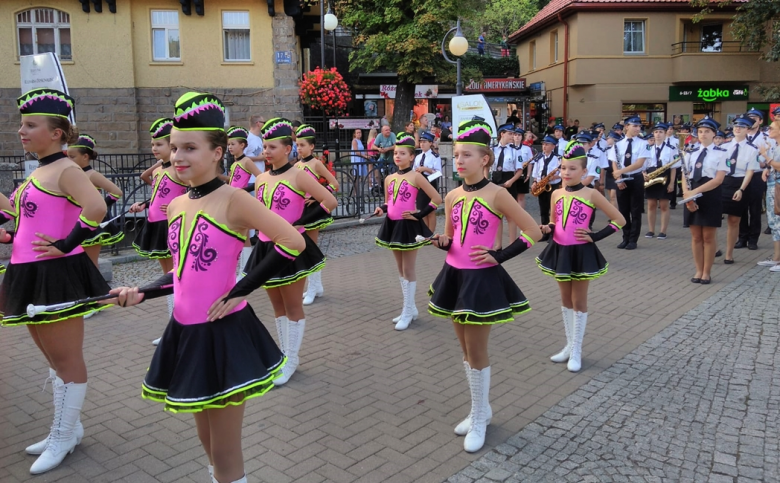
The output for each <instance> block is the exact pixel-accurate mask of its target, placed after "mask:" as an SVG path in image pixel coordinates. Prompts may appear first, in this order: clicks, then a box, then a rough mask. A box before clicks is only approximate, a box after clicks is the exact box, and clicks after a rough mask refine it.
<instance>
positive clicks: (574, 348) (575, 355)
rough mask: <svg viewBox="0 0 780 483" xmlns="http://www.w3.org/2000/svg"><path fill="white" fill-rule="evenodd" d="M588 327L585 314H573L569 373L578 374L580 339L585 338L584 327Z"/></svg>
mask: <svg viewBox="0 0 780 483" xmlns="http://www.w3.org/2000/svg"><path fill="white" fill-rule="evenodd" d="M586 325H588V313H587V312H574V330H573V336H572V337H573V340H572V344H571V356H569V363H568V365H567V368H568V369H569V371H571V372H579V370H580V369H581V368H582V339H583V338H584V337H585V326H586Z"/></svg>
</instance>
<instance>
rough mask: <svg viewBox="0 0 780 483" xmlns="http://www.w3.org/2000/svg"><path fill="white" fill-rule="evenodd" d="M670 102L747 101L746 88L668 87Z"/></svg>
mask: <svg viewBox="0 0 780 483" xmlns="http://www.w3.org/2000/svg"><path fill="white" fill-rule="evenodd" d="M669 100H670V101H693V102H723V101H746V100H748V87H747V86H740V87H709V86H708V87H700V86H669Z"/></svg>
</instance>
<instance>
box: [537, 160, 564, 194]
mask: <svg viewBox="0 0 780 483" xmlns="http://www.w3.org/2000/svg"><path fill="white" fill-rule="evenodd" d="M560 169H561V167H560V166H558V167H557V168H555V169H554V170H552V171H551V172H550V173H549V174H547V176H545V177H544V178H542V179H540V180H539V182H538V183H536V187H535V188H533V189H532V190H531V194H532V195H534V196H539V195H540V194H542V193H544V192H547V191H550V190H551V189H552V186H550V181H551V180H552V179H553V178H554V177H555V175H556V174H558V171H559V170H560Z"/></svg>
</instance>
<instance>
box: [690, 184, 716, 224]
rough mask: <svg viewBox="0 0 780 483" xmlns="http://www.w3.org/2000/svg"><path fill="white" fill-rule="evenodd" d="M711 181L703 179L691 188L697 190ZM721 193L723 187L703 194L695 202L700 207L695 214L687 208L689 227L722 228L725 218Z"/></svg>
mask: <svg viewBox="0 0 780 483" xmlns="http://www.w3.org/2000/svg"><path fill="white" fill-rule="evenodd" d="M709 180H710V178H702V179H700V180H699V182H698V183H696V182H691V187H692V188H693V189H696V188H698V187H699V186H701V185H703V184H704V183H706V182H708V181H709ZM721 192H722V190H721V187H720V186H718V187H717V188H715V189H714V190H710V191H706V192H704V193H702V196H701V198H698V199H696V200H695V203H696V204H697V205H698V206H699V209H697V210H696V211H694V212H693V213H691V212H690V211H688V207H687V206H686V207H685V211H686V212H687V213H688V214H687V220H688V225H690V226H711V227H716V228H720V226H721V225H722V224H723V220H722V219H721V216H723V198H722V195H721Z"/></svg>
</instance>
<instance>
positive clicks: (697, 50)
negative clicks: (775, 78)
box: [672, 40, 758, 55]
mask: <svg viewBox="0 0 780 483" xmlns="http://www.w3.org/2000/svg"><path fill="white" fill-rule="evenodd" d="M737 52H758V51H757V50H754V49H751V48H749V47H746V46H743V45H742V42H739V41H736V40H730V41H726V42H722V41H715V42H702V41H699V42H677V43H676V44H672V55H677V54H722V53H737Z"/></svg>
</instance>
